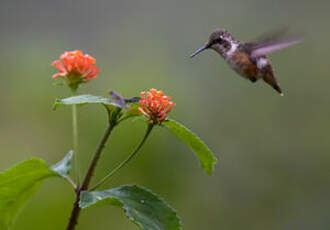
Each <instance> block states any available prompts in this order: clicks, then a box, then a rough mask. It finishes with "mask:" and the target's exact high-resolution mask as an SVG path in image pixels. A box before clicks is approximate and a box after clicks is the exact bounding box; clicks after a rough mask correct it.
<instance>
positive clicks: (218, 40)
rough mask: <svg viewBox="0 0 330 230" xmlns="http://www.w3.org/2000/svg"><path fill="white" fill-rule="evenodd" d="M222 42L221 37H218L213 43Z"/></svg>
mask: <svg viewBox="0 0 330 230" xmlns="http://www.w3.org/2000/svg"><path fill="white" fill-rule="evenodd" d="M222 42H223V39H222V37H221V36H220V37H219V38H218V39H216V40H215V43H219V44H221V43H222Z"/></svg>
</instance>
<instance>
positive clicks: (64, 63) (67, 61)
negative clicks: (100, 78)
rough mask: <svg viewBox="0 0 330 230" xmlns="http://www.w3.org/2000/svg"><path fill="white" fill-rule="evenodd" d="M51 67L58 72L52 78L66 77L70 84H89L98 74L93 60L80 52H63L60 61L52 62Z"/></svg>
mask: <svg viewBox="0 0 330 230" xmlns="http://www.w3.org/2000/svg"><path fill="white" fill-rule="evenodd" d="M52 65H53V66H55V67H56V68H57V70H58V71H59V73H56V74H54V75H53V78H56V77H67V79H68V80H69V82H70V83H72V84H79V83H83V82H89V81H90V80H91V79H93V78H96V77H97V74H98V73H99V72H100V70H99V69H98V68H97V67H96V65H95V58H93V57H92V56H90V55H88V54H83V52H82V51H80V50H75V51H67V52H65V53H64V54H62V55H61V56H60V60H56V61H54V62H53V63H52Z"/></svg>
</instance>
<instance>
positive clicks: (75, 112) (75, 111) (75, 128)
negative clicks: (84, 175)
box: [72, 89, 80, 186]
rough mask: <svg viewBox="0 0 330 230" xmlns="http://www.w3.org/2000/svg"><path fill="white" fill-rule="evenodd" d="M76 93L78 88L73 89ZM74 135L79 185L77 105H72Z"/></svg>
mask: <svg viewBox="0 0 330 230" xmlns="http://www.w3.org/2000/svg"><path fill="white" fill-rule="evenodd" d="M75 95H76V90H74V89H72V96H75ZM72 130H73V131H72V135H73V153H74V155H73V158H74V165H75V174H76V178H77V185H78V186H79V184H80V168H79V164H78V121H77V105H72Z"/></svg>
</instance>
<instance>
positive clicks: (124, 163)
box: [90, 124, 154, 190]
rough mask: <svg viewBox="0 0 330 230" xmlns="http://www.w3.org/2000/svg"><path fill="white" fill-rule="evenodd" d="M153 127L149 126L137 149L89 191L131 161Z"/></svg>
mask: <svg viewBox="0 0 330 230" xmlns="http://www.w3.org/2000/svg"><path fill="white" fill-rule="evenodd" d="M153 127H154V125H153V124H149V125H148V128H147V131H146V133H145V135H144V137H143V139H142V141H141V142H140V144H139V145H138V146H137V148H136V149H135V150H134V151H133V152H132V153H131V154H130V155H129V156H128V157H127V158H126V159H125V160H124V161H123V162H121V163H120V164H119V165H118V166H117V167H116V168H114V169H113V170H112V171H111V172H110V173H109V174H108V175H106V176H105V177H103V179H101V180H100V181H99V182H98V183H97V184H96V185H94V186H93V187H92V188H91V189H90V190H95V189H96V188H98V187H100V186H101V185H103V184H104V183H105V182H106V181H107V180H108V179H110V178H111V177H112V176H113V175H114V174H115V173H116V172H117V171H119V170H120V169H121V168H122V167H124V166H125V165H126V164H127V163H128V162H129V161H130V160H132V159H133V157H134V156H135V155H136V154H137V153H138V152H139V150H140V149H141V147H142V146H143V144H144V143H145V141H146V140H147V138H148V136H149V134H150V133H151V130H152V128H153Z"/></svg>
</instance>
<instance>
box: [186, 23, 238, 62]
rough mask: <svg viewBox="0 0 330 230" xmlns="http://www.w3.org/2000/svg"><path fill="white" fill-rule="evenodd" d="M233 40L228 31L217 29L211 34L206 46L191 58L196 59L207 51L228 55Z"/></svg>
mask: <svg viewBox="0 0 330 230" xmlns="http://www.w3.org/2000/svg"><path fill="white" fill-rule="evenodd" d="M233 40H234V39H233V37H232V36H231V35H230V33H229V32H228V31H227V30H224V29H216V30H214V31H213V32H212V33H211V34H210V36H209V38H208V39H207V41H206V42H205V44H204V45H203V46H202V47H201V48H199V49H198V50H196V51H195V52H194V53H193V54H192V55H190V57H191V58H192V57H195V56H196V55H197V54H199V53H200V52H202V51H204V50H206V49H214V50H220V51H222V52H224V53H226V52H227V51H228V50H229V49H230V48H231V44H232V41H233ZM222 52H221V53H222Z"/></svg>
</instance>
